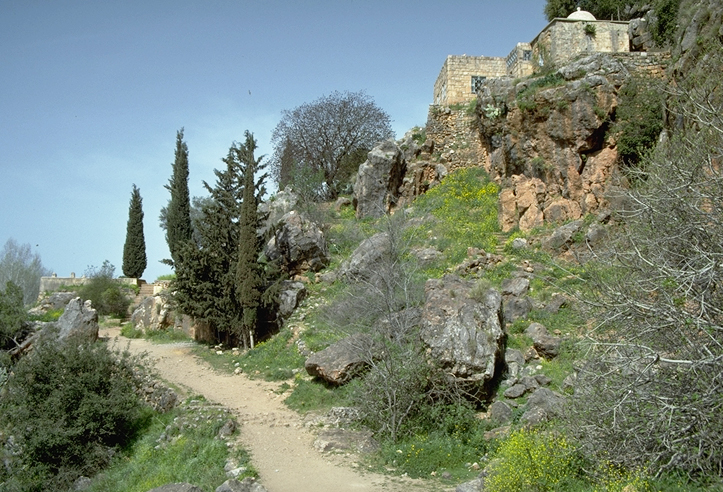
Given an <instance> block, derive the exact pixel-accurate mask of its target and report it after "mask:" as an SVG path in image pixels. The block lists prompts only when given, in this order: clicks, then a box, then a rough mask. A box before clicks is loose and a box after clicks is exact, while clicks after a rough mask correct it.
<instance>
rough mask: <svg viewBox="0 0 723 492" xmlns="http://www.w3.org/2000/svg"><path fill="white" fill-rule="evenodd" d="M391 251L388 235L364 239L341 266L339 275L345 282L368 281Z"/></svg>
mask: <svg viewBox="0 0 723 492" xmlns="http://www.w3.org/2000/svg"><path fill="white" fill-rule="evenodd" d="M391 250H392V243H391V240H390V238H389V234H387V233H386V232H380V233H378V234H375V235H373V236H372V237H370V238H368V239H365V240H364V241H362V242H361V244H360V245H359V246H358V247H357V248H356V249H355V250H354V252H353V253H352V254H351V256H350V257H349V258H348V259H347V260H345V261H344V262H343V263H342V264H341V268H340V269H339V274H340V275H341V276H342V277H344V278H346V279H347V280H352V281H354V280H369V279H370V278H371V277H372V276H373V273H374V272H375V271H377V269H376V268H375V266H376V265H378V264H379V263H380V262H381V261H382V260H383V258H384V257H385V255H388V254H389V253H390V252H391Z"/></svg>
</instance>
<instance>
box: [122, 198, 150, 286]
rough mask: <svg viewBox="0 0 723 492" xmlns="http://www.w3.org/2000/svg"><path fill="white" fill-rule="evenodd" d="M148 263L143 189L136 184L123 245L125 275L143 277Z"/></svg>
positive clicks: (129, 208)
mask: <svg viewBox="0 0 723 492" xmlns="http://www.w3.org/2000/svg"><path fill="white" fill-rule="evenodd" d="M147 265H148V258H147V257H146V239H145V237H144V235H143V199H142V198H141V191H140V190H139V189H138V188H137V187H136V185H135V184H134V185H133V191H132V192H131V201H130V205H129V207H128V225H127V226H126V242H125V244H124V246H123V275H125V276H126V277H130V278H141V276H142V275H143V272H144V271H145V269H146V266H147Z"/></svg>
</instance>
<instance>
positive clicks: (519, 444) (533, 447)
mask: <svg viewBox="0 0 723 492" xmlns="http://www.w3.org/2000/svg"><path fill="white" fill-rule="evenodd" d="M488 471H489V476H488V477H487V478H486V479H485V490H489V491H490V492H517V491H520V490H534V491H538V492H545V491H552V490H560V489H561V486H562V485H563V484H564V483H565V482H566V481H568V480H577V478H578V477H579V476H580V475H581V473H582V469H581V467H580V462H579V460H578V458H577V457H576V453H575V449H574V447H573V446H572V445H571V444H570V442H569V441H568V440H567V438H565V436H563V435H560V434H555V433H552V432H544V431H541V430H537V429H532V430H526V429H520V430H517V431H515V432H513V433H512V434H510V435H509V437H507V438H506V439H505V440H504V441H502V443H501V444H500V446H499V448H498V449H497V451H496V453H495V455H494V458H493V460H492V461H491V463H490V465H489V467H488Z"/></svg>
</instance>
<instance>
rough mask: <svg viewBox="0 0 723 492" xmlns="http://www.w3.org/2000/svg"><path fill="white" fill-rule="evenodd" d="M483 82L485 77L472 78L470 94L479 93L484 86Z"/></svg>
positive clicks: (474, 76) (476, 76)
mask: <svg viewBox="0 0 723 492" xmlns="http://www.w3.org/2000/svg"><path fill="white" fill-rule="evenodd" d="M485 80H487V77H482V76H480V75H473V76H472V93H473V94H477V93H478V92H479V91H481V90H482V86H483V85H484V83H485Z"/></svg>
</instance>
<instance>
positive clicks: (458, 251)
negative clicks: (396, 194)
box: [415, 168, 499, 264]
mask: <svg viewBox="0 0 723 492" xmlns="http://www.w3.org/2000/svg"><path fill="white" fill-rule="evenodd" d="M498 191H499V189H498V187H497V185H495V184H494V183H492V182H490V181H489V178H488V177H487V174H486V173H485V171H484V169H482V168H466V169H459V170H457V171H455V172H453V173H451V174H450V175H449V176H447V177H446V178H444V180H442V182H441V183H440V184H439V185H437V186H435V187H434V188H432V189H431V190H429V191H428V192H427V193H425V194H424V195H422V196H420V197H419V198H418V199H417V201H416V202H415V209H417V210H419V211H421V212H422V213H429V214H431V215H432V216H433V217H435V218H436V219H437V220H436V221H435V222H434V223H433V224H431V229H430V228H429V227H428V226H429V224H425V225H424V226H422V228H425V229H427V230H431V231H432V234H433V236H432V237H431V238H430V239H431V241H433V242H434V243H436V244H435V245H436V246H437V247H438V248H439V249H440V250H442V251H443V252H445V254H446V256H447V259H448V261H449V262H450V263H451V264H458V263H459V262H461V261H462V259H464V257H465V256H466V254H467V248H468V247H471V246H474V247H478V248H482V249H485V250H488V251H490V250H493V249H494V248H495V245H496V243H497V238H496V236H495V233H496V232H497V231H498V230H499V226H498V223H497V194H498ZM416 234H422V232H421V230H418V231H416ZM445 250H446V251H445Z"/></svg>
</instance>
